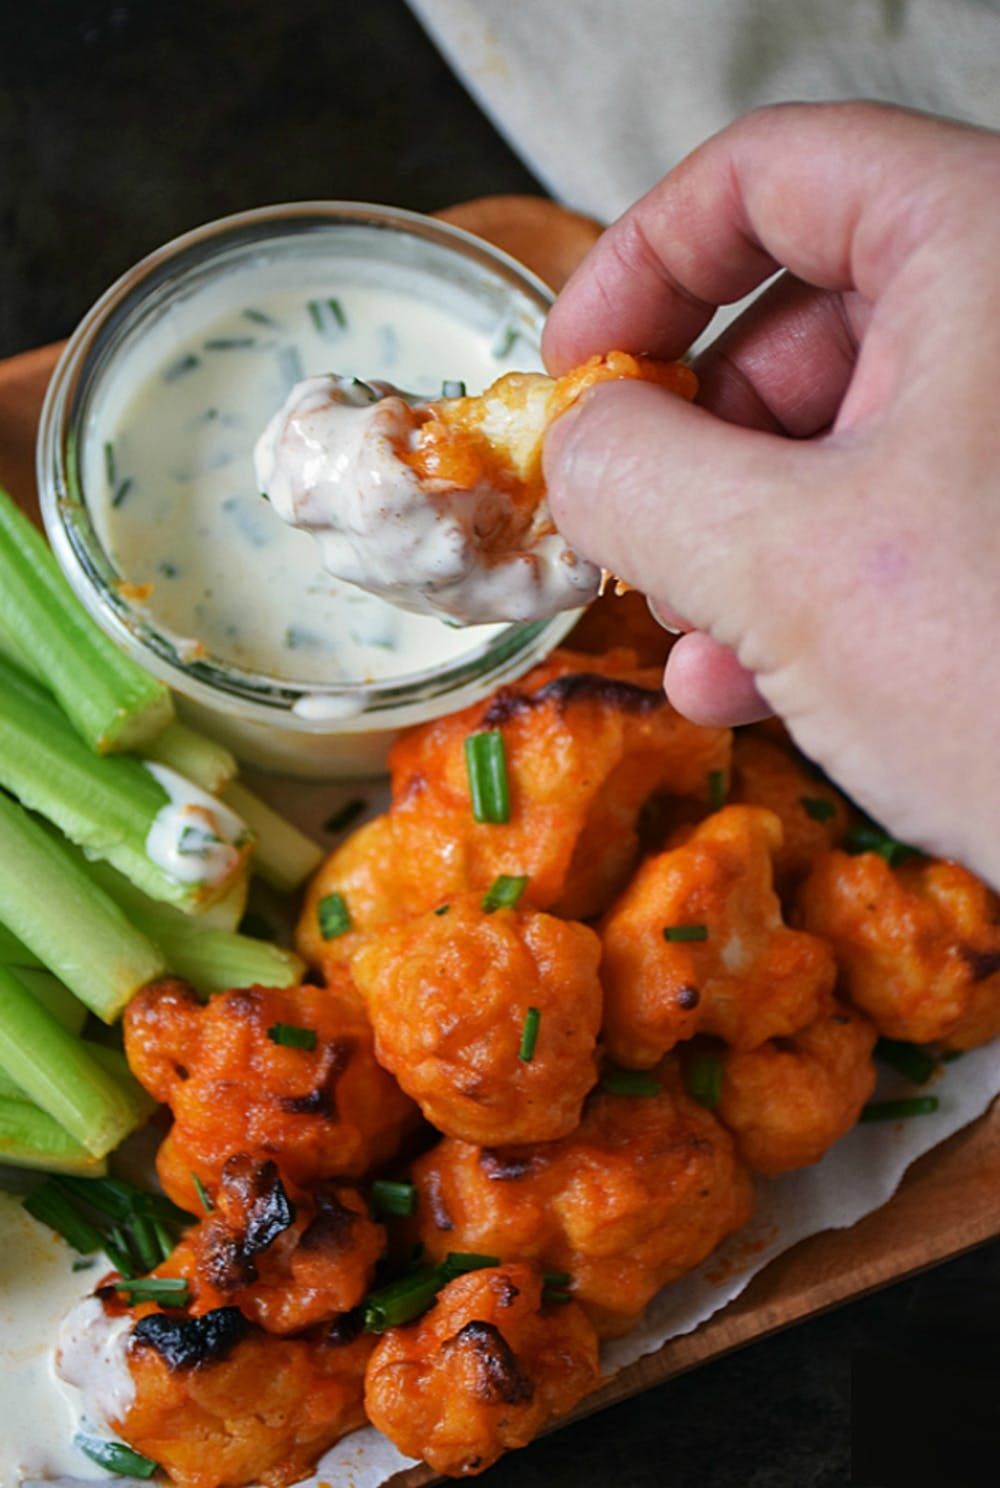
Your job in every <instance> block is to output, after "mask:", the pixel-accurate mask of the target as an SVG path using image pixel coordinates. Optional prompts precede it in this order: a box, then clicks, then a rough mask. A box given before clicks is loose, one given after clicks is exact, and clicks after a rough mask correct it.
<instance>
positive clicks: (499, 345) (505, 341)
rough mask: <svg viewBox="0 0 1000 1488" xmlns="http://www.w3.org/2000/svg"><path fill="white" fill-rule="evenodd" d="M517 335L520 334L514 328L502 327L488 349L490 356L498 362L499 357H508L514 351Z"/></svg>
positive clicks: (510, 326)
mask: <svg viewBox="0 0 1000 1488" xmlns="http://www.w3.org/2000/svg"><path fill="white" fill-rule="evenodd" d="M519 334H520V332H519V331H518V329H517V327H516V326H512V325H502V326H501V327H500V329H499V331H498V332H497V334H496V336H495V338H494V341H493V345H492V346H491V347H490V356H492V357H496V358H497V359H498V360H499V358H500V357H505V356H510V354H511V352H512V351H513V350H514V342H515V341H516V340H517V338H518V336H519Z"/></svg>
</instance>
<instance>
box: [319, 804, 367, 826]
mask: <svg viewBox="0 0 1000 1488" xmlns="http://www.w3.org/2000/svg"><path fill="white" fill-rule="evenodd" d="M367 809H368V802H367V801H364V800H362V798H361V797H360V796H355V798H354V800H353V801H345V802H344V804H343V806H341V808H340V810H339V811H335V812H334V813H333V815H332V816H328V817H327V819H326V821H325V822H324V823H323V831H324V832H343V831H346V829H347V828H348V827H349V826H350V825H351V822H353V821H357V819H358V817H359V816H362V815H363V814H364V812H365V811H367Z"/></svg>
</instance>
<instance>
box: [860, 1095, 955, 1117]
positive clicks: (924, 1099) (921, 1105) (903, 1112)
mask: <svg viewBox="0 0 1000 1488" xmlns="http://www.w3.org/2000/svg"><path fill="white" fill-rule="evenodd" d="M939 1105H940V1101H939V1100H938V1098H937V1096H936V1095H912V1096H910V1097H909V1099H908V1100H887V1101H872V1103H871V1105H868V1106H865V1108H864V1110H863V1111H862V1112H861V1120H862V1121H905V1120H906V1119H907V1117H909V1116H930V1115H932V1114H933V1112H934V1111H936V1110H937V1109H938V1106H939Z"/></svg>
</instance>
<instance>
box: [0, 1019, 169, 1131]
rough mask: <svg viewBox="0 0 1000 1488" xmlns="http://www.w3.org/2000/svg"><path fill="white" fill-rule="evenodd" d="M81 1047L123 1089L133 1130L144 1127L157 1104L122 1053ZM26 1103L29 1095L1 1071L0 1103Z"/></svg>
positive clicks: (91, 1045) (89, 1042) (88, 1042)
mask: <svg viewBox="0 0 1000 1488" xmlns="http://www.w3.org/2000/svg"><path fill="white" fill-rule="evenodd" d="M80 1047H81V1048H82V1049H84V1050H85V1051H86V1052H87V1054H88V1055H89V1056H90V1058H91V1059H94V1060H96V1061H97V1063H98V1064H99V1065H100V1066H101V1068H102V1069H103V1070H104V1071H105V1072H106V1073H107V1074H109V1075H110V1076H111V1078H112V1079H113V1080H114V1081H115V1083H116V1084H117V1085H118V1086H119V1087H120V1089H121V1092H122V1094H123V1095H124V1097H125V1099H126V1101H127V1102H128V1104H129V1108H130V1110H131V1112H132V1119H133V1123H134V1126H135V1127H136V1128H138V1127H140V1126H143V1125H145V1123H146V1122H147V1121H148V1120H149V1118H150V1116H152V1114H153V1112H154V1111H155V1110H156V1101H155V1100H154V1099H153V1097H152V1096H151V1095H150V1094H149V1093H148V1091H146V1090H144V1089H143V1087H142V1086H141V1085H140V1084H139V1081H138V1080H137V1079H136V1078H135V1076H134V1075H133V1073H132V1071H131V1070H130V1069H129V1067H128V1061H127V1060H126V1058H125V1055H124V1054H123V1052H122V1050H121V1049H108V1048H106V1047H105V1045H104V1044H95V1043H93V1042H92V1040H90V1039H82V1040H81V1042H80ZM27 1099H28V1095H27V1093H26V1091H25V1089H24V1086H23V1085H20V1084H19V1083H18V1081H17V1080H15V1079H14V1077H13V1076H12V1075H10V1074H8V1072H7V1071H6V1070H5V1069H2V1068H0V1100H18V1101H26V1100H27Z"/></svg>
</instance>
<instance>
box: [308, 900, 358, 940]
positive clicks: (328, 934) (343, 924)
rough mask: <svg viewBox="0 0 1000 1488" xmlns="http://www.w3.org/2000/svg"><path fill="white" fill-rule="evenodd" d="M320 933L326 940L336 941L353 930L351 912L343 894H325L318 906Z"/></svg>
mask: <svg viewBox="0 0 1000 1488" xmlns="http://www.w3.org/2000/svg"><path fill="white" fill-rule="evenodd" d="M316 919H317V920H318V922H319V933H320V935H322V937H323V939H324V940H336V938H337V936H338V935H346V934H347V932H348V930H350V928H351V912H350V910H349V909H348V907H347V901H346V899H345V898H344V896H343V894H324V895H323V898H322V899H321V900H320V901H319V903H318V904H317V906H316Z"/></svg>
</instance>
